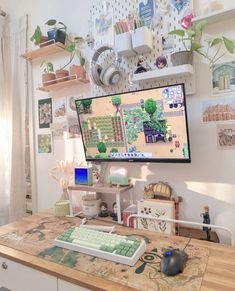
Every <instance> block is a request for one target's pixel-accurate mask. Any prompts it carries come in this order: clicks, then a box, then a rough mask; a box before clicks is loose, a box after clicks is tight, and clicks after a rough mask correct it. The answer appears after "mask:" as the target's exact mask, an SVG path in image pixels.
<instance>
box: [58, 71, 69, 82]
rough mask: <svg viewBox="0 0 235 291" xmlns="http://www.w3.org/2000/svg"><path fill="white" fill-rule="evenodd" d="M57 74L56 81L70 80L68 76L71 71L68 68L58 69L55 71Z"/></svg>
mask: <svg viewBox="0 0 235 291" xmlns="http://www.w3.org/2000/svg"><path fill="white" fill-rule="evenodd" d="M55 75H56V82H57V83H59V82H64V81H67V80H69V77H68V76H69V71H68V70H57V71H56V72H55ZM66 77H67V78H66ZM61 78H63V79H61ZM57 79H59V80H57Z"/></svg>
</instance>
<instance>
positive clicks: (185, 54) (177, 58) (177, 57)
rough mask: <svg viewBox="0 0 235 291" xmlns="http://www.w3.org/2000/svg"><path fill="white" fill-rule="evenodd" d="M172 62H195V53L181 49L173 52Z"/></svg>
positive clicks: (173, 63)
mask: <svg viewBox="0 0 235 291" xmlns="http://www.w3.org/2000/svg"><path fill="white" fill-rule="evenodd" d="M171 62H172V65H173V66H180V65H187V64H190V65H192V64H193V53H192V52H190V51H180V52H175V53H173V54H171Z"/></svg>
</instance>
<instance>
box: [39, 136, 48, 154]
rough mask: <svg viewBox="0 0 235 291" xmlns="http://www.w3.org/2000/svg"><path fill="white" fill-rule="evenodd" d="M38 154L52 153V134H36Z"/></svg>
mask: <svg viewBox="0 0 235 291" xmlns="http://www.w3.org/2000/svg"><path fill="white" fill-rule="evenodd" d="M37 144H38V154H51V153H52V135H51V134H38V136H37Z"/></svg>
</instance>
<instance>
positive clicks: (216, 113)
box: [202, 96, 235, 122]
mask: <svg viewBox="0 0 235 291" xmlns="http://www.w3.org/2000/svg"><path fill="white" fill-rule="evenodd" d="M202 120H203V122H211V121H225V120H235V96H233V97H226V98H215V99H208V100H205V101H203V103H202Z"/></svg>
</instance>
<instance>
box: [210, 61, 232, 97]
mask: <svg viewBox="0 0 235 291" xmlns="http://www.w3.org/2000/svg"><path fill="white" fill-rule="evenodd" d="M231 91H235V62H234V61H232V62H226V63H221V64H217V65H215V66H214V67H213V68H212V93H213V94H221V93H227V92H231Z"/></svg>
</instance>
